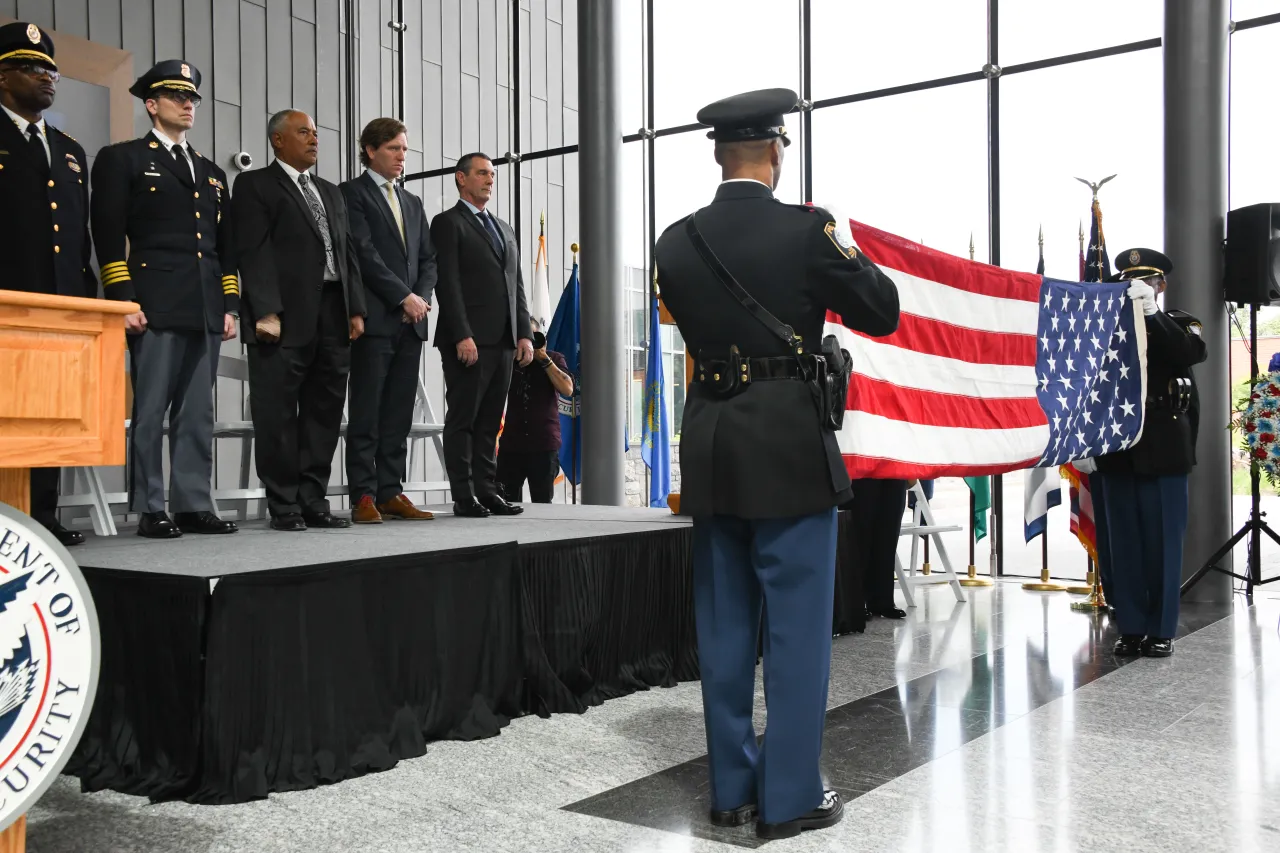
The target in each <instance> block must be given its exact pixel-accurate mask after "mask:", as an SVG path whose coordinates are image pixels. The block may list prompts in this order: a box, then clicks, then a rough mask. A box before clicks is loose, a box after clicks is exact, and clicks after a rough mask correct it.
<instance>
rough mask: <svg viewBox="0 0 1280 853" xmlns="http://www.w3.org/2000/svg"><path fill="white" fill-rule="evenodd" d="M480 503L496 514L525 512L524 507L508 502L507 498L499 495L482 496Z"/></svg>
mask: <svg viewBox="0 0 1280 853" xmlns="http://www.w3.org/2000/svg"><path fill="white" fill-rule="evenodd" d="M480 504H481V506H483V507H484V508H485V509H487V510H489V512H491V513H493V514H494V515H519V514H520V513H522V512H524V507H522V506H517V505H516V504H513V503H508V502H507V501H506V499H504V498H500V497H498V496H497V495H489V496H487V497H483V498H480Z"/></svg>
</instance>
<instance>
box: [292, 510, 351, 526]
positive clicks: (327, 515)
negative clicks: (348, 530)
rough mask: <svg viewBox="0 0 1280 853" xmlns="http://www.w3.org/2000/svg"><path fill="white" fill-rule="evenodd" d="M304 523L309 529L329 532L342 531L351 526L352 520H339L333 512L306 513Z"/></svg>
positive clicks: (303, 517) (303, 518) (303, 516)
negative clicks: (317, 528)
mask: <svg viewBox="0 0 1280 853" xmlns="http://www.w3.org/2000/svg"><path fill="white" fill-rule="evenodd" d="M302 521H303V522H304V523H305V524H306V525H307V527H319V528H321V529H328V530H341V529H342V528H344V527H350V526H351V519H349V518H338V517H337V516H335V515H334V514H333V513H331V512H304V513H303V514H302Z"/></svg>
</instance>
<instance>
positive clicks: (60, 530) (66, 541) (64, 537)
mask: <svg viewBox="0 0 1280 853" xmlns="http://www.w3.org/2000/svg"><path fill="white" fill-rule="evenodd" d="M44 529H45V530H48V531H49V532H50V533H52V534H53V538H54V539H57V540H58V541H59V542H61V543H62V544H63V545H65V546H67V547H68V548H70V547H71V546H72V545H83V544H84V534H83V533H81V532H80V531H79V530H69V529H67V528H66V527H63V526H62V522H60V521H51V522H49V523H48V524H46V525H44Z"/></svg>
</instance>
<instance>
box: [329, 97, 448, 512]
mask: <svg viewBox="0 0 1280 853" xmlns="http://www.w3.org/2000/svg"><path fill="white" fill-rule="evenodd" d="M408 150H409V142H408V137H407V134H406V132H405V126H404V125H403V124H401V123H400V122H398V121H396V120H395V119H393V118H376V119H374V120H373V121H371V122H369V124H367V125H366V126H365V129H364V132H363V133H361V134H360V162H361V163H363V164H364V167H365V173H364V174H363V175H361V176H360V177H358V178H355V179H353V180H350V181H347V182H346V183H344V184H343V185H342V195H343V197H344V198H345V199H346V202H347V212H348V214H349V215H350V217H351V233H352V234H353V235H355V237H356V245H357V251H356V253H357V255H358V257H359V260H360V275H361V278H362V279H364V287H365V307H366V309H367V310H368V312H369V313H368V315H367V316H366V317H365V322H364V335H362V336H361V337H360V339H359V340H357V341H355V342H354V343H353V344H352V345H351V399H350V404H349V406H348V410H349V413H350V414H349V415H348V418H347V483H348V484H349V486H350V495H351V520H352V521H354V522H355V523H356V524H379V523H381V522H382V519H383V517H387V518H397V519H404V520H427V519H430V518H431V517H432V515H431V513H429V512H424V511H423V510H420V509H418V508H417V507H415V506H414V505H413V502H412V501H410V500H409V498H408V497H406V496H405V495H404V493H403V492H402V491H401V488H402V487H403V485H404V478H405V458H406V455H407V454H406V451H407V447H406V441H407V439H408V437H409V427H410V426H411V425H412V423H413V406H414V403H415V401H416V400H417V392H418V368H419V365H420V363H421V361H422V342H423V341H425V340H426V339H427V312H428V311H430V310H431V294H432V292H433V291H434V290H435V287H436V253H435V249H434V248H432V246H431V231H430V229H429V228H428V227H427V215H426V212H425V211H424V210H423V208H422V202H421V201H420V200H419V199H418V197H417V196H414V195H412V194H410V193H408V192H406V191H405V190H404V189H403V188H401V187H398V186H396V178H399V177H400V176H401V175H402V174H404V157H405V152H406V151H408ZM370 250H372V251H370Z"/></svg>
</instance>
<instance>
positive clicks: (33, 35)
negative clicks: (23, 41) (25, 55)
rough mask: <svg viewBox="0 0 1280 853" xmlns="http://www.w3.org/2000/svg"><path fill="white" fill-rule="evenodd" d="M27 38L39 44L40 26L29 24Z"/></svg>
mask: <svg viewBox="0 0 1280 853" xmlns="http://www.w3.org/2000/svg"><path fill="white" fill-rule="evenodd" d="M27 38H28V39H30V40H31V43H32V44H39V43H40V28H39V27H37V26H36V25H35V24H27Z"/></svg>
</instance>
